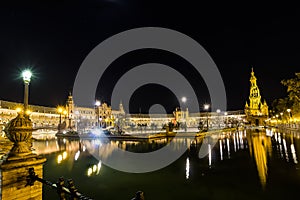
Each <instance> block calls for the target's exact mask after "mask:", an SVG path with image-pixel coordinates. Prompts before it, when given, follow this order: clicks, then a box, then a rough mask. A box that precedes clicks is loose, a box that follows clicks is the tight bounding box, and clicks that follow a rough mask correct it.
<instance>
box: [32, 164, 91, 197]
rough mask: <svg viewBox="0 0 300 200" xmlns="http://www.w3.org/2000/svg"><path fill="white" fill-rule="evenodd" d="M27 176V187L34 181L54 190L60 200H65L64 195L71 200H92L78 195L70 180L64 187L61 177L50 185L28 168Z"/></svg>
mask: <svg viewBox="0 0 300 200" xmlns="http://www.w3.org/2000/svg"><path fill="white" fill-rule="evenodd" d="M28 171H29V175H28V176H27V185H30V186H33V185H34V182H35V181H38V182H41V183H43V184H46V185H48V186H50V187H51V188H53V189H56V191H57V194H58V196H59V199H60V200H66V199H67V198H66V194H67V195H69V196H70V198H69V199H71V200H78V199H83V200H92V198H89V197H86V196H84V195H83V194H81V193H79V192H78V190H77V189H76V187H75V185H74V181H73V180H72V179H68V181H67V182H68V186H67V187H65V180H64V178H63V177H60V178H59V179H58V181H57V183H52V182H50V181H47V180H44V179H42V178H39V177H38V176H37V175H36V174H35V172H34V168H29V170H28Z"/></svg>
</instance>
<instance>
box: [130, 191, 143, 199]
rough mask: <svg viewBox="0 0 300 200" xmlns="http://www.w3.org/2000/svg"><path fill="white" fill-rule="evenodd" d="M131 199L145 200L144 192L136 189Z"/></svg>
mask: <svg viewBox="0 0 300 200" xmlns="http://www.w3.org/2000/svg"><path fill="white" fill-rule="evenodd" d="M131 200H145V197H144V192H142V191H137V192H136V193H135V197H133V198H132V199H131Z"/></svg>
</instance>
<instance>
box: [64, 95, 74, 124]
mask: <svg viewBox="0 0 300 200" xmlns="http://www.w3.org/2000/svg"><path fill="white" fill-rule="evenodd" d="M66 110H67V116H68V121H69V124H68V128H69V129H72V128H73V126H74V125H72V120H73V119H74V101H73V96H72V94H71V92H70V93H69V96H68V100H67V102H66Z"/></svg>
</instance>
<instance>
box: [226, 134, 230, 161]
mask: <svg viewBox="0 0 300 200" xmlns="http://www.w3.org/2000/svg"><path fill="white" fill-rule="evenodd" d="M226 140H227V152H228V158H230V146H229V139H228V138H227V139H226Z"/></svg>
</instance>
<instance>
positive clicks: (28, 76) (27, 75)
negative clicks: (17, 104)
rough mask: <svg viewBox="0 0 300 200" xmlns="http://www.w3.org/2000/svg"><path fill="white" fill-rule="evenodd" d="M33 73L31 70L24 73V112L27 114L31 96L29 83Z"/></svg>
mask: <svg viewBox="0 0 300 200" xmlns="http://www.w3.org/2000/svg"><path fill="white" fill-rule="evenodd" d="M31 76H32V73H31V71H30V70H24V71H23V72H22V77H23V81H24V86H25V87H24V112H25V113H26V111H27V108H28V94H29V83H30V79H31Z"/></svg>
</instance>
